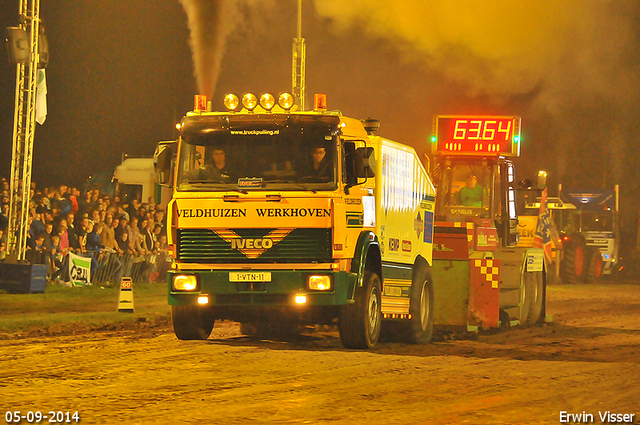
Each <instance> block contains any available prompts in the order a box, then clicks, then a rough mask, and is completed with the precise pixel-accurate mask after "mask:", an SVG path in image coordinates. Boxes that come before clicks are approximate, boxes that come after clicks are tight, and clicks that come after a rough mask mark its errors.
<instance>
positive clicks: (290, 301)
mask: <svg viewBox="0 0 640 425" xmlns="http://www.w3.org/2000/svg"><path fill="white" fill-rule="evenodd" d="M231 273H234V272H232V271H226V270H225V271H219V270H214V271H202V270H193V271H188V270H181V271H179V272H177V271H170V272H169V274H168V277H169V279H168V285H169V305H174V306H177V305H197V304H208V305H210V306H212V307H216V306H219V307H251V306H256V307H257V306H262V307H289V306H303V305H306V306H339V305H345V304H347V303H348V302H349V301H348V300H350V299H352V298H353V293H354V288H355V284H356V279H357V275H356V274H355V273H348V272H345V271H330V270H323V271H319V270H295V271H291V270H260V271H256V270H252V271H251V273H252V274H254V275H257V274H260V273H269V281H252V282H248V281H242V282H236V281H232V280H236V279H232V277H231ZM180 275H188V276H189V275H191V276H195V277H196V279H197V286H196V288H195V289H193V290H189V291H187V290H177V289H176V288H175V287H174V285H173V282H174V279H175V277H176V276H180ZM312 275H315V276H317V275H326V276H330V278H331V287H330V289H329V290H324V291H319V290H311V289H309V286H308V277H309V276H312Z"/></svg>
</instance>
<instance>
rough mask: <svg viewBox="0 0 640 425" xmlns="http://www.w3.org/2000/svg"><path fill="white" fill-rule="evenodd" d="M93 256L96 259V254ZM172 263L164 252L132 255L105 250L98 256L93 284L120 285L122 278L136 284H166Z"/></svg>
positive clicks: (93, 273)
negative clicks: (127, 278) (126, 278)
mask: <svg viewBox="0 0 640 425" xmlns="http://www.w3.org/2000/svg"><path fill="white" fill-rule="evenodd" d="M91 255H92V256H93V258H94V259H96V253H91ZM171 261H172V260H171V257H170V256H169V255H167V253H164V252H161V253H157V254H146V255H132V254H118V253H116V252H106V251H104V250H103V252H102V253H101V255H98V258H97V263H98V265H97V268H96V269H95V271H92V274H91V282H92V283H93V284H100V283H104V282H111V283H119V282H120V280H121V279H122V277H130V278H131V280H132V281H133V282H135V283H140V282H166V281H167V271H168V270H169V268H170V266H171ZM94 264H95V263H94Z"/></svg>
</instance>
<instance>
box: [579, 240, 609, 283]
mask: <svg viewBox="0 0 640 425" xmlns="http://www.w3.org/2000/svg"><path fill="white" fill-rule="evenodd" d="M586 257H587V261H586V264H585V273H584V281H585V283H594V282H596V281H597V280H599V279H600V277H602V270H603V269H604V264H603V261H602V254H600V251H598V249H597V248H587V250H586Z"/></svg>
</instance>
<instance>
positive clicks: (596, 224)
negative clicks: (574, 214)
mask: <svg viewBox="0 0 640 425" xmlns="http://www.w3.org/2000/svg"><path fill="white" fill-rule="evenodd" d="M582 230H585V231H590V232H603V231H609V232H610V231H613V220H612V219H611V214H610V213H608V212H602V211H584V210H583V211H582Z"/></svg>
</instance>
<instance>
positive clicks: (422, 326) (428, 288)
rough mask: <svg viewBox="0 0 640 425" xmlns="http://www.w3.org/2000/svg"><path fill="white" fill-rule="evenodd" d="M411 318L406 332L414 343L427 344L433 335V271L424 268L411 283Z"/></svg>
mask: <svg viewBox="0 0 640 425" xmlns="http://www.w3.org/2000/svg"><path fill="white" fill-rule="evenodd" d="M410 302H411V304H410V305H409V313H411V319H409V321H408V322H407V323H404V325H406V328H405V329H404V333H405V335H406V339H407V340H408V342H410V343H412V344H426V343H428V342H429V341H431V337H432V336H433V283H432V279H431V272H430V271H429V270H428V269H425V268H422V269H421V270H419V271H418V275H417V277H416V279H415V281H414V282H413V283H412V285H411V301H410Z"/></svg>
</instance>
